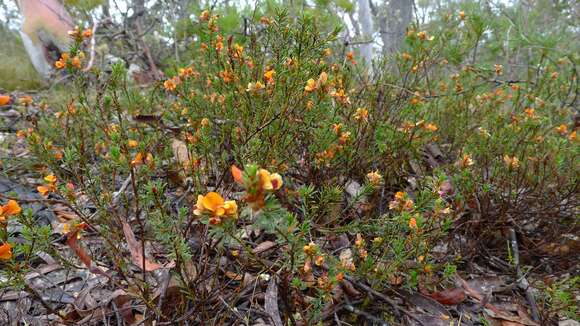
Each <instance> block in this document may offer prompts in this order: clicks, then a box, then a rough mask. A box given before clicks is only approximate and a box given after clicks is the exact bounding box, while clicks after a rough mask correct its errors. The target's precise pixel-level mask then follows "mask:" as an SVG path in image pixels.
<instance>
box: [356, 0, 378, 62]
mask: <svg viewBox="0 0 580 326" xmlns="http://www.w3.org/2000/svg"><path fill="white" fill-rule="evenodd" d="M369 1H370V0H358V20H359V22H360V25H361V29H362V41H363V42H364V43H363V44H361V46H360V52H361V57H362V59H363V60H364V64H365V65H366V67H367V68H368V70H369V73H372V61H373V34H374V30H373V16H372V15H371V8H370V3H369Z"/></svg>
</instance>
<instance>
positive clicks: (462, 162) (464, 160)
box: [457, 154, 473, 168]
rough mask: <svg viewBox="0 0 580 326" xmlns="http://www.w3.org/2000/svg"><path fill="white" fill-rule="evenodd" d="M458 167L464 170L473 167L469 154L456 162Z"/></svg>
mask: <svg viewBox="0 0 580 326" xmlns="http://www.w3.org/2000/svg"><path fill="white" fill-rule="evenodd" d="M457 165H459V167H461V168H466V167H469V166H472V165H473V159H472V158H471V156H469V154H464V155H463V157H462V158H461V160H460V161H459V162H458V164H457Z"/></svg>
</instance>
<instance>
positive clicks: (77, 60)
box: [71, 56, 81, 69]
mask: <svg viewBox="0 0 580 326" xmlns="http://www.w3.org/2000/svg"><path fill="white" fill-rule="evenodd" d="M71 65H72V66H73V67H75V68H77V69H81V59H80V58H79V57H77V56H75V57H73V58H72V61H71Z"/></svg>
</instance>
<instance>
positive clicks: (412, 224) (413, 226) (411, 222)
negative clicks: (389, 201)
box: [409, 217, 417, 230]
mask: <svg viewBox="0 0 580 326" xmlns="http://www.w3.org/2000/svg"><path fill="white" fill-rule="evenodd" d="M409 228H410V229H412V230H417V219H415V218H414V217H411V219H410V220H409Z"/></svg>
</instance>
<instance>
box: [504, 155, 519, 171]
mask: <svg viewBox="0 0 580 326" xmlns="http://www.w3.org/2000/svg"><path fill="white" fill-rule="evenodd" d="M503 161H504V162H505V164H506V165H507V166H508V167H509V168H511V169H517V168H518V167H520V160H519V159H518V158H517V157H515V156H509V155H504V156H503Z"/></svg>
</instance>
